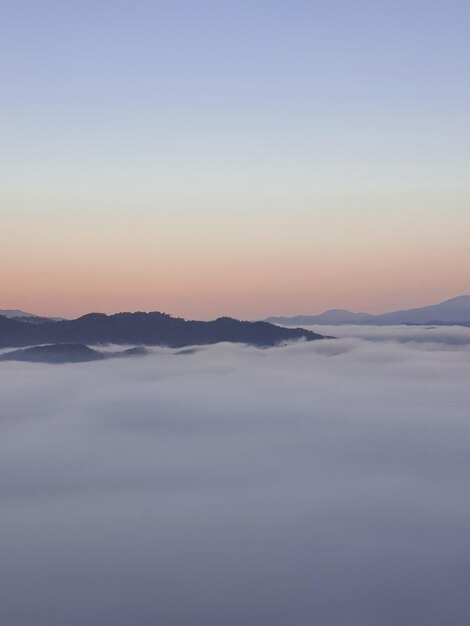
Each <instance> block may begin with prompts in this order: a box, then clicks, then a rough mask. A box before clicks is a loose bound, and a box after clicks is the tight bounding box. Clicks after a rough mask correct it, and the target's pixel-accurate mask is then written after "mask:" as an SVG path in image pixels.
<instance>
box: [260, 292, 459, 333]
mask: <svg viewBox="0 0 470 626" xmlns="http://www.w3.org/2000/svg"><path fill="white" fill-rule="evenodd" d="M266 321H268V322H271V323H274V324H283V325H286V326H292V325H298V324H300V325H303V326H307V325H314V324H331V325H335V324H377V325H384V324H431V323H432V324H435V323H437V324H459V323H462V324H467V323H470V295H462V296H456V297H454V298H450V299H449V300H444V301H443V302H440V303H439V304H431V305H428V306H423V307H418V308H413V309H401V310H398V311H391V312H389V313H381V314H379V315H374V314H371V313H354V312H352V311H347V310H345V309H329V310H328V311H325V312H324V313H320V314H319V315H297V316H294V317H269V318H267V320H266Z"/></svg>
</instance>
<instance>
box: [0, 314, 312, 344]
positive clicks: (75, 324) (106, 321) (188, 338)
mask: <svg viewBox="0 0 470 626" xmlns="http://www.w3.org/2000/svg"><path fill="white" fill-rule="evenodd" d="M323 338H324V337H323V335H320V334H318V333H313V332H312V331H308V330H305V329H303V328H289V329H287V328H281V327H279V326H276V325H274V324H270V323H269V322H261V321H260V322H248V321H240V320H236V319H233V318H230V317H220V318H217V319H216V320H213V321H209V322H206V321H196V320H184V319H183V318H179V317H172V316H171V315H168V314H167V313H161V312H159V311H153V312H150V313H143V312H136V313H128V312H122V313H115V314H114V315H106V314H104V313H88V314H86V315H83V316H81V317H78V318H76V319H74V320H61V321H52V320H51V321H44V322H42V323H41V324H30V323H26V322H22V321H21V320H20V319H12V318H7V317H4V316H0V348H7V347H24V346H37V345H42V344H60V343H69V344H73V343H76V344H85V345H99V344H111V343H112V344H118V345H119V344H126V345H136V346H138V345H149V346H152V345H155V346H156V345H160V346H168V347H172V348H183V347H186V346H191V345H206V344H213V343H219V342H222V341H228V342H234V343H235V342H236V343H246V344H249V345H253V346H257V347H269V346H275V345H278V344H281V343H283V342H287V341H295V340H301V339H303V340H306V341H312V340H316V339H323Z"/></svg>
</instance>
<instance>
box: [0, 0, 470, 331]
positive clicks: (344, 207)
mask: <svg viewBox="0 0 470 626" xmlns="http://www.w3.org/2000/svg"><path fill="white" fill-rule="evenodd" d="M469 28H470V3H469V2H467V1H466V0H465V1H464V0H462V1H456V0H447V1H446V2H444V1H440V2H436V1H433V0H415V1H413V0H406V1H404V0H403V1H402V0H396V1H393V2H392V1H384V2H377V1H361V0H358V1H357V2H351V0H347V1H336V0H328V1H326V0H324V1H315V0H311V1H309V2H306V1H296V0H292V1H291V2H285V1H277V0H269V1H268V0H251V1H245V0H237V1H233V2H229V1H224V0H217V1H215V0H214V1H210V2H208V1H205V0H200V1H197V2H196V1H194V0H191V1H189V0H188V1H179V0H173V1H171V2H170V1H167V2H159V1H158V0H154V1H150V0H149V1H139V0H133V1H132V2H131V1H126V2H125V1H120V0H112V1H111V0H108V1H100V0H95V1H91V0H90V1H86V0H83V1H80V2H77V1H76V0H74V1H71V0H60V1H58V0H56V1H47V0H45V1H44V2H38V1H36V0H30V1H26V0H25V1H22V0H15V1H12V0H2V2H1V16H0V76H1V84H2V97H1V98H0V125H1V128H0V137H1V140H0V146H1V147H0V217H1V220H0V309H2V308H5V309H6V308H15V309H16V308H21V309H25V310H28V311H32V312H34V313H38V314H44V315H48V314H50V315H63V316H66V317H69V316H77V315H80V314H83V313H85V312H89V311H103V312H116V311H120V310H131V311H132V310H162V311H166V312H168V313H172V314H175V315H181V316H183V317H190V318H191V317H192V318H213V317H217V316H220V315H233V316H236V317H243V318H247V319H253V318H259V317H265V316H268V315H274V314H298V313H316V312H320V311H322V310H324V309H326V308H333V307H334V308H337V307H341V308H350V309H353V310H368V311H371V312H379V311H385V310H390V309H397V308H403V307H408V306H410V307H411V306H418V305H424V304H429V303H432V302H437V301H440V300H444V299H446V298H450V297H452V296H456V295H459V294H464V293H470V202H469V200H470V176H469V172H470V113H469V111H470V81H469V73H470V70H469V68H470V43H469V37H468V33H469Z"/></svg>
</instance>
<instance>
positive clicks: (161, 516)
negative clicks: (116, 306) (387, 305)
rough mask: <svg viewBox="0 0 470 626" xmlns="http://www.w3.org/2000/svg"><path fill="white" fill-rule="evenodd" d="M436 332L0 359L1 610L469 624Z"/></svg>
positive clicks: (52, 624)
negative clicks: (77, 360) (424, 336)
mask: <svg viewBox="0 0 470 626" xmlns="http://www.w3.org/2000/svg"><path fill="white" fill-rule="evenodd" d="M442 331H443V329H438V330H437V331H436V334H435V336H431V339H432V340H431V341H426V342H425V344H420V343H416V342H413V343H405V344H401V343H399V342H397V341H391V339H392V337H390V336H388V337H386V339H387V341H384V342H378V341H374V342H371V341H364V340H363V339H360V338H357V337H345V338H342V339H339V340H336V341H321V342H314V343H304V344H297V345H292V346H289V347H287V348H281V349H269V350H256V349H251V348H246V347H242V346H233V345H226V344H220V345H217V346H212V347H208V348H200V349H197V350H196V352H195V353H193V354H179V355H177V354H175V352H174V351H170V350H163V349H162V350H159V349H156V350H155V351H154V353H153V354H152V355H151V356H149V357H145V358H140V359H139V358H135V359H128V360H116V361H105V362H99V363H88V364H80V365H65V366H50V365H30V364H24V363H2V364H0V403H1V404H0V406H1V417H0V507H1V514H0V558H1V563H2V566H1V573H0V577H1V579H0V612H1V622H2V624H5V625H12V626H13V625H14V626H156V625H158V626H313V625H315V626H316V625H318V626H416V625H417V624H420V625H421V624H422V625H423V626H424V625H426V626H442V625H443V624H446V625H448V626H468V616H469V607H470V603H469V599H468V589H469V584H470V498H469V497H468V485H469V479H470V454H469V450H470V419H469V407H470V386H469V380H470V351H469V350H468V346H467V345H465V344H463V345H461V347H460V348H457V346H456V344H455V343H454V344H452V349H449V345H448V343H446V342H442V341H441V340H440V339H439V335H438V334H437V333H442ZM397 332H401V331H397ZM446 332H450V333H452V332H454V331H447V330H446V329H444V334H445V333H446ZM350 334H351V333H350ZM352 334H354V333H352ZM431 346H432V349H430V347H431Z"/></svg>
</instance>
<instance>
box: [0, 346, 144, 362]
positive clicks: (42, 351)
mask: <svg viewBox="0 0 470 626" xmlns="http://www.w3.org/2000/svg"><path fill="white" fill-rule="evenodd" d="M145 354H147V352H146V351H145V349H144V348H140V347H139V348H130V349H129V350H124V351H122V352H101V351H99V350H93V349H92V348H89V347H88V346H85V345H84V344H81V343H59V344H52V345H47V346H34V347H32V348H21V349H20V350H13V351H12V352H7V353H6V354H2V355H0V361H26V362H28V363H87V362H89V361H102V360H103V359H114V358H118V357H128V356H143V355H145Z"/></svg>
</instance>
